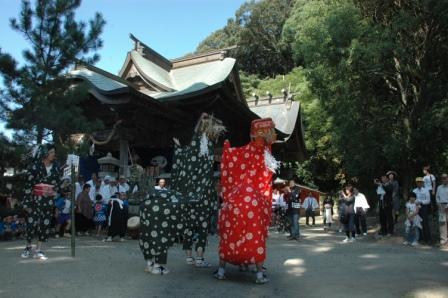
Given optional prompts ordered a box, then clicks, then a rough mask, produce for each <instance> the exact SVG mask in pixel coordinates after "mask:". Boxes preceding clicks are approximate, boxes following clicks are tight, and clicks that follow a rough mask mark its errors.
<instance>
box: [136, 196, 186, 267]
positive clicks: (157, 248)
mask: <svg viewBox="0 0 448 298" xmlns="http://www.w3.org/2000/svg"><path fill="white" fill-rule="evenodd" d="M186 212H187V204H186V201H185V199H184V198H183V197H182V196H181V195H180V194H179V193H175V192H174V191H171V190H158V191H155V192H154V193H153V194H151V195H148V196H147V198H146V200H144V201H143V202H142V203H141V204H140V241H139V244H140V249H141V251H142V253H143V256H144V258H145V260H152V259H153V258H156V261H157V260H158V261H157V262H158V263H161V264H166V255H167V252H168V248H169V247H171V246H172V245H173V244H174V242H175V241H176V238H177V237H179V236H182V235H184V234H185V233H186V223H185V221H184V216H183V214H185V213H186Z"/></svg>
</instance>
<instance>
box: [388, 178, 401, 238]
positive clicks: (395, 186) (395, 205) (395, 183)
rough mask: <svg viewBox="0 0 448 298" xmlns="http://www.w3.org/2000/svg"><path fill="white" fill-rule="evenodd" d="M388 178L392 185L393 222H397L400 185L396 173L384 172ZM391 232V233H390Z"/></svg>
mask: <svg viewBox="0 0 448 298" xmlns="http://www.w3.org/2000/svg"><path fill="white" fill-rule="evenodd" d="M386 175H387V178H389V183H390V184H391V186H392V214H393V220H394V224H396V223H398V216H399V215H400V185H399V184H398V181H397V173H396V172H394V171H389V172H387V173H386ZM391 234H392V233H391Z"/></svg>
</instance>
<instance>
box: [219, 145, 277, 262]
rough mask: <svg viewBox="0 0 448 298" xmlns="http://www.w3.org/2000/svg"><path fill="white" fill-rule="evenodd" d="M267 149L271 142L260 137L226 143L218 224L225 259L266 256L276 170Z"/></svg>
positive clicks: (248, 258) (261, 258) (222, 253)
mask: <svg viewBox="0 0 448 298" xmlns="http://www.w3.org/2000/svg"><path fill="white" fill-rule="evenodd" d="M265 150H268V151H269V152H270V146H268V145H265V144H264V143H260V142H257V141H256V140H252V141H251V142H250V143H249V144H247V145H246V146H243V147H238V148H231V147H230V143H229V142H228V141H226V142H225V143H224V148H223V155H222V162H221V185H222V194H223V206H222V209H221V211H220V215H219V222H218V224H219V231H220V245H219V256H220V259H221V260H223V261H225V262H228V263H232V264H236V265H241V264H255V263H260V262H263V261H264V260H265V259H266V239H267V234H268V227H269V224H270V220H271V212H270V208H271V192H272V174H273V173H272V171H271V170H269V169H268V168H267V167H266V165H265Z"/></svg>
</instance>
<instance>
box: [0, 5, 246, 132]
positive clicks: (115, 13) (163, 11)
mask: <svg viewBox="0 0 448 298" xmlns="http://www.w3.org/2000/svg"><path fill="white" fill-rule="evenodd" d="M244 2H245V1H244V0H83V1H82V4H81V7H80V8H79V10H78V11H77V18H78V19H80V20H85V21H87V20H88V19H90V18H92V17H93V15H94V13H95V12H96V11H98V12H100V13H101V14H102V15H103V17H104V18H105V20H106V22H107V24H106V26H105V28H104V32H103V34H102V39H103V41H104V46H103V48H102V49H101V50H100V51H99V52H98V53H99V54H100V56H101V60H100V61H99V62H98V63H97V64H96V66H98V67H100V68H103V69H105V70H107V71H109V72H112V73H114V74H117V73H118V71H119V70H120V68H121V66H122V63H123V62H124V59H125V57H126V53H127V52H128V51H129V50H130V49H131V47H132V43H131V41H130V39H129V33H133V34H134V35H135V36H136V37H137V38H139V39H140V40H142V41H143V42H144V43H146V44H147V45H148V46H150V47H151V48H153V49H154V50H156V51H157V52H159V53H160V54H162V55H163V56H165V57H167V58H170V59H171V58H177V57H181V56H183V55H185V54H187V53H189V52H192V51H194V50H195V48H196V46H197V45H198V44H199V42H201V41H202V40H203V39H204V38H205V37H207V36H208V35H209V34H210V33H212V32H213V31H215V30H217V29H220V28H222V27H223V26H224V25H225V24H226V22H227V20H228V19H229V18H231V17H233V16H234V14H235V11H236V10H237V9H238V8H239V7H240V6H241V4H243V3H244ZM20 3H21V1H19V0H0V8H1V9H0V48H2V51H4V52H7V53H9V54H11V55H12V56H13V57H14V58H16V59H17V60H18V61H19V62H21V61H22V57H21V55H22V54H21V53H22V50H23V49H25V48H26V47H27V43H26V41H25V40H24V38H23V37H22V36H21V35H20V34H19V33H17V32H15V31H12V30H11V29H10V26H9V19H10V18H11V17H17V16H18V15H19V11H20ZM2 130H4V128H3V125H1V124H0V131H2Z"/></svg>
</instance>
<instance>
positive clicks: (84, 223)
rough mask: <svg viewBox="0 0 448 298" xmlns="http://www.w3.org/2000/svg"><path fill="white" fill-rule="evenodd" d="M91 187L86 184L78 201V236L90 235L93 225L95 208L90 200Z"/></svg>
mask: <svg viewBox="0 0 448 298" xmlns="http://www.w3.org/2000/svg"><path fill="white" fill-rule="evenodd" d="M89 193H90V185H89V184H84V187H83V188H82V192H81V193H80V194H79V196H78V197H77V199H76V207H77V208H76V213H77V214H76V222H75V223H76V230H77V231H78V235H82V233H84V235H86V236H88V235H89V228H90V226H91V224H92V218H93V208H92V201H91V200H90V196H89Z"/></svg>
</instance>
